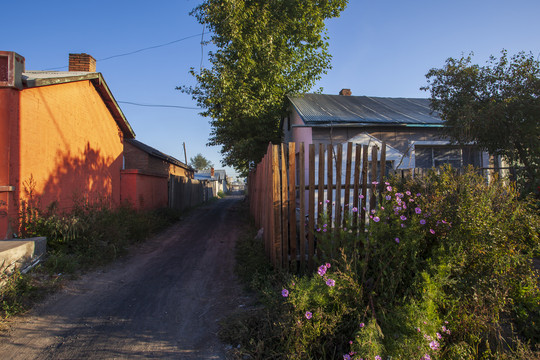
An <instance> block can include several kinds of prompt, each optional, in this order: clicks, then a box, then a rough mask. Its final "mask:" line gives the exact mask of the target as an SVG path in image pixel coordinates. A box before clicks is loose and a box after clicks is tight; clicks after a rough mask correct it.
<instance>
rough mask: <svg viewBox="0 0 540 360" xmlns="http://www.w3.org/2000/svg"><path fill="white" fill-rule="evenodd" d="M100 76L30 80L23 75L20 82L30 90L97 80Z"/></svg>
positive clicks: (95, 74) (90, 74) (87, 75)
mask: <svg viewBox="0 0 540 360" xmlns="http://www.w3.org/2000/svg"><path fill="white" fill-rule="evenodd" d="M100 75H101V73H88V74H85V75H74V76H59V77H48V78H30V77H29V76H27V75H25V76H24V75H23V79H22V82H23V84H24V86H25V88H32V87H39V86H48V85H58V84H65V83H69V82H74V81H84V80H93V79H97V78H99V76H100Z"/></svg>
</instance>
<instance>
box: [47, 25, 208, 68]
mask: <svg viewBox="0 0 540 360" xmlns="http://www.w3.org/2000/svg"><path fill="white" fill-rule="evenodd" d="M201 35H203V33H200V34H196V35H190V36H186V37H184V38H181V39H178V40H173V41H169V42H168V43H165V44H160V45H154V46H149V47H145V48H142V49H138V50H135V51H130V52H127V53H123V54H118V55H113V56H109V57H106V58H102V59H97V60H96V61H106V60H110V59H114V58H117V57H121V56H128V55H133V54H136V53H140V52H142V51H146V50H150V49H156V48H160V47H163V46H167V45H171V44H175V43H177V42H180V41H184V40H187V39H191V38H194V37H198V36H201ZM64 68H67V66H59V67H55V68H49V69H45V70H57V69H64Z"/></svg>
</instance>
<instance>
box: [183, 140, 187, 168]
mask: <svg viewBox="0 0 540 360" xmlns="http://www.w3.org/2000/svg"><path fill="white" fill-rule="evenodd" d="M183 144H184V159H186V165H187V164H188V163H187V153H186V142H185V141H184V143H183Z"/></svg>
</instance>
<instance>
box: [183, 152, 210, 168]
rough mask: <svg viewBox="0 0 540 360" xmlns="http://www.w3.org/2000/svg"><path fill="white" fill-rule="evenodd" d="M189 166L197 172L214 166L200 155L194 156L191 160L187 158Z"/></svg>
mask: <svg viewBox="0 0 540 360" xmlns="http://www.w3.org/2000/svg"><path fill="white" fill-rule="evenodd" d="M189 166H191V167H192V168H194V169H195V170H197V171H200V170H206V169H210V168H211V167H213V166H214V164H212V163H211V162H210V161H209V160H208V159H206V158H205V157H204V156H202V154H201V153H199V154H197V155H195V156H194V157H192V158H189Z"/></svg>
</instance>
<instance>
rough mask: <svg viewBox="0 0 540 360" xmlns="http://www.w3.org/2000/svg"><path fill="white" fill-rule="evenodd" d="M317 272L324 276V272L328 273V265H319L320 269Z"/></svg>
mask: <svg viewBox="0 0 540 360" xmlns="http://www.w3.org/2000/svg"><path fill="white" fill-rule="evenodd" d="M317 274H319V275H320V276H323V275H324V274H326V266H324V265H321V266H319V269H318V270H317Z"/></svg>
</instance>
